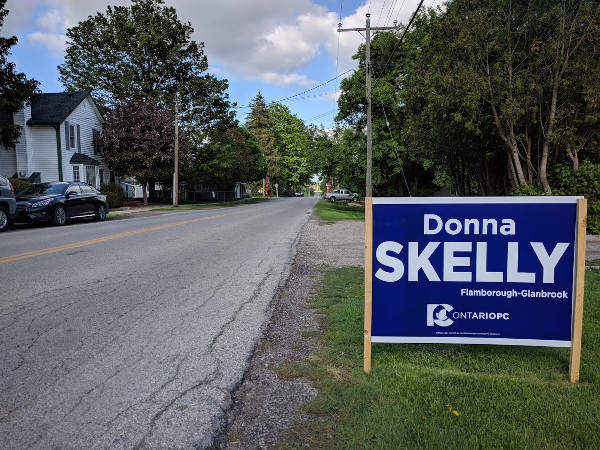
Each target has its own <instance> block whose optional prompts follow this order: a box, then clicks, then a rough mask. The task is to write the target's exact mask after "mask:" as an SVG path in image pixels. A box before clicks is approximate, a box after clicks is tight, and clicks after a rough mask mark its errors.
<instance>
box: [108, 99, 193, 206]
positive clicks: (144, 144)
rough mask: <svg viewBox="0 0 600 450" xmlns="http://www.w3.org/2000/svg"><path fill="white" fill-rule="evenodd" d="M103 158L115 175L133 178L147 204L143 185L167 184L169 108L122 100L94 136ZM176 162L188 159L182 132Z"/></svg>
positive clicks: (170, 155) (170, 148)
mask: <svg viewBox="0 0 600 450" xmlns="http://www.w3.org/2000/svg"><path fill="white" fill-rule="evenodd" d="M98 143H99V146H100V148H101V149H102V154H103V158H104V160H105V161H106V163H107V164H108V165H109V167H111V168H112V170H114V171H115V172H116V173H117V174H118V175H121V176H130V177H135V178H136V179H137V180H138V181H139V182H140V183H141V184H142V189H143V198H144V204H147V203H148V195H147V194H148V191H147V185H148V183H149V182H154V180H159V181H161V182H163V183H164V184H166V185H168V184H169V182H170V180H171V179H172V178H171V177H172V175H173V164H174V162H173V158H174V155H175V149H174V146H175V129H174V127H173V116H172V114H171V111H170V110H169V109H166V108H165V107H164V106H163V105H160V104H159V103H157V102H155V101H153V100H152V99H151V98H148V99H145V100H133V101H124V102H122V103H118V104H117V105H116V106H115V108H114V109H112V110H110V111H108V113H107V114H106V121H105V123H104V127H103V133H102V134H101V135H100V136H99V137H98ZM179 159H180V161H181V163H182V166H185V165H186V163H187V162H188V160H189V150H188V146H187V140H186V136H185V133H184V132H183V131H180V133H179Z"/></svg>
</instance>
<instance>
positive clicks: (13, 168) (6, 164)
mask: <svg viewBox="0 0 600 450" xmlns="http://www.w3.org/2000/svg"><path fill="white" fill-rule="evenodd" d="M16 172H17V156H16V155H15V149H14V148H4V147H2V146H0V175H2V176H5V177H12V176H13V175H14V174H15V173H16Z"/></svg>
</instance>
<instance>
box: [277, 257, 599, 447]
mask: <svg viewBox="0 0 600 450" xmlns="http://www.w3.org/2000/svg"><path fill="white" fill-rule="evenodd" d="M312 306H313V307H314V308H317V310H318V311H320V312H321V313H322V314H323V320H324V329H325V331H324V335H323V337H322V347H321V349H320V351H319V352H318V353H317V354H315V355H312V356H311V357H309V358H307V359H306V360H305V361H301V362H290V363H289V364H288V365H287V366H286V367H283V368H281V374H280V376H282V377H284V376H285V377H287V378H290V377H292V378H293V377H297V376H304V377H306V378H308V379H310V380H311V382H312V383H313V384H314V386H316V387H317V389H318V390H319V395H318V396H317V397H316V398H315V399H314V400H312V401H310V402H309V403H308V404H306V405H305V407H304V412H305V413H306V414H307V415H308V419H307V420H306V421H303V422H299V423H298V424H297V425H296V426H295V427H294V428H293V429H292V431H291V432H290V433H289V436H288V439H287V440H286V442H284V443H283V444H282V445H283V446H284V447H293V448H298V447H301V446H303V445H305V444H308V445H310V446H311V447H317V448H378V449H380V448H389V449H396V448H461V449H462V448H519V449H521V448H556V449H559V448H561V449H562V448H598V446H599V445H600V346H599V345H598V344H599V342H600V271H598V270H588V271H587V274H586V294H585V303H584V328H583V349H582V366H581V381H580V382H579V383H577V384H572V383H569V382H568V366H569V349H564V348H542V347H512V346H492V345H489V346H488V345H463V346H459V345H441V344H440V345H432V344H402V345H401V344H373V359H372V367H373V370H372V372H371V373H370V374H365V373H364V372H363V370H362V362H363V307H364V294H363V271H362V269H359V268H345V269H337V270H332V271H330V272H328V273H327V274H326V276H325V280H324V282H323V284H322V287H321V288H320V290H319V291H318V292H317V293H316V294H315V295H314V298H313V300H312Z"/></svg>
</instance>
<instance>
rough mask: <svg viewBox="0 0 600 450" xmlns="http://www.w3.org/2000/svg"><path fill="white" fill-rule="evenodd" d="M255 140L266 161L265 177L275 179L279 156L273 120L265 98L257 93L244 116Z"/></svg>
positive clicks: (247, 127)
mask: <svg viewBox="0 0 600 450" xmlns="http://www.w3.org/2000/svg"><path fill="white" fill-rule="evenodd" d="M244 126H245V127H246V129H248V130H249V131H250V132H251V133H252V134H253V135H254V137H255V138H256V142H258V146H259V147H260V149H261V150H262V154H263V155H264V157H265V159H266V161H267V175H266V176H268V177H269V178H270V179H273V180H274V179H275V177H277V175H279V154H278V153H277V149H276V147H275V134H274V133H273V119H272V117H271V113H270V111H269V107H268V106H267V104H266V102H265V98H264V97H263V95H262V94H261V93H260V92H259V93H258V94H256V97H254V99H253V100H252V101H251V102H250V112H249V113H248V115H247V116H246V123H245V125H244Z"/></svg>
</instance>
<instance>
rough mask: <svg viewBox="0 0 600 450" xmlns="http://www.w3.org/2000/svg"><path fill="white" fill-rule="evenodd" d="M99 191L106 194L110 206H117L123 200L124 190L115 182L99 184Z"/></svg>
mask: <svg viewBox="0 0 600 450" xmlns="http://www.w3.org/2000/svg"><path fill="white" fill-rule="evenodd" d="M100 192H102V193H103V194H105V195H106V200H107V202H108V206H109V207H110V208H119V207H120V206H121V204H122V203H123V200H125V191H124V190H123V188H122V187H121V186H119V185H118V184H116V183H104V184H101V185H100Z"/></svg>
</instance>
